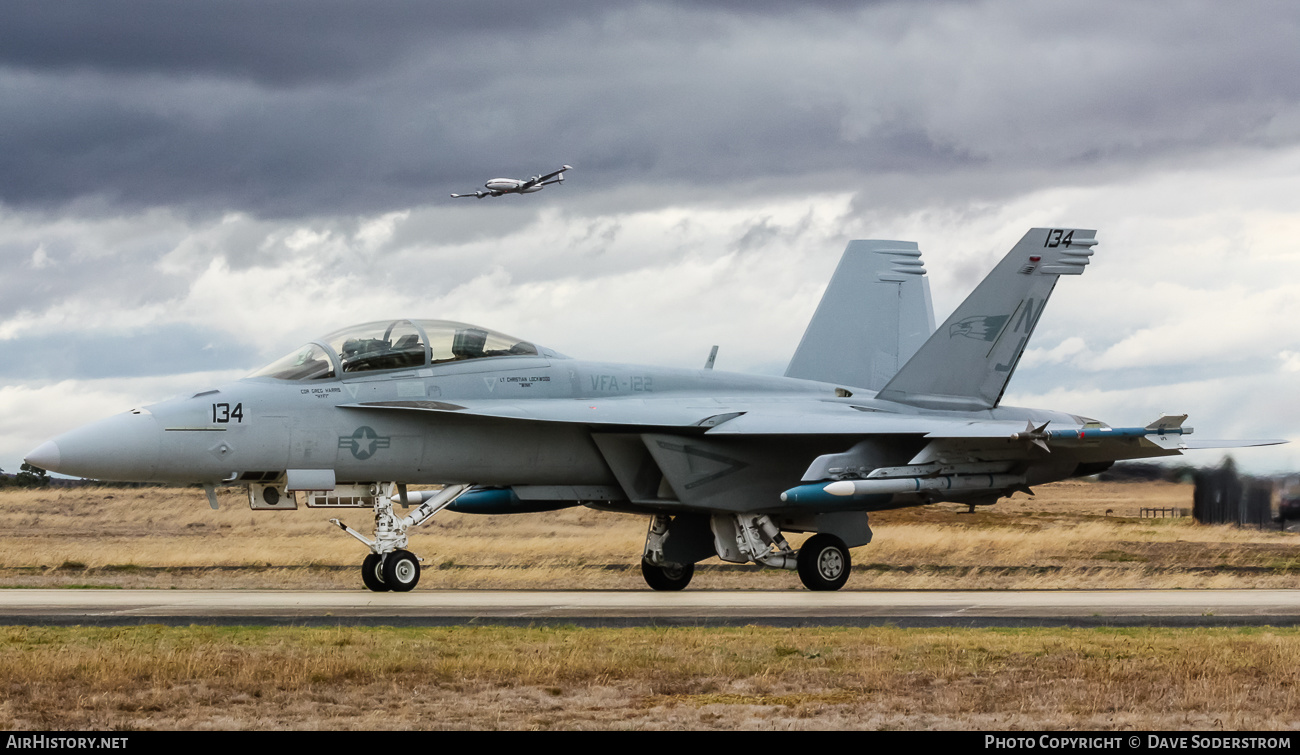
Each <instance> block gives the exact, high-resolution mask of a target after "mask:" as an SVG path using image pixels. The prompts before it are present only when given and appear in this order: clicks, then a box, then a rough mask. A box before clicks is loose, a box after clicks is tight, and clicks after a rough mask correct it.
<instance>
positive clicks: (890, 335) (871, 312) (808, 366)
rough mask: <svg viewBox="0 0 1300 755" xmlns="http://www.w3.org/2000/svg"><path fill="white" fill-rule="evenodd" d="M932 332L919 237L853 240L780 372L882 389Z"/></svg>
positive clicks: (793, 375)
mask: <svg viewBox="0 0 1300 755" xmlns="http://www.w3.org/2000/svg"><path fill="white" fill-rule="evenodd" d="M933 332H934V310H933V307H932V305H931V303H930V281H929V279H928V278H926V277H925V266H924V265H923V263H922V262H921V251H920V249H918V248H917V245H916V244H915V243H914V242H911V241H878V240H871V241H850V242H849V245H848V247H846V248H845V250H844V256H843V257H841V258H840V264H839V266H838V267H837V268H835V274H834V275H833V276H831V281H830V284H829V285H827V286H826V293H825V294H823V295H822V300H821V303H820V304H818V305H817V311H816V312H815V313H814V314H813V318H812V320H811V321H810V322H809V323H808V329H807V330H806V331H804V334H803V340H801V341H800V342H799V348H797V349H795V352H794V357H793V358H792V359H791V360H790V366H789V367H788V368H786V371H785V374H786V377H794V378H803V379H805V380H820V381H823V382H826V383H839V384H841V385H847V386H852V387H856V388H866V389H869V390H873V391H876V390H880V388H881V387H882V386H884V385H885V383H886V382H888V381H889V379H890V378H891V377H893V376H894V373H895V372H897V371H898V368H899V366H900V365H902V364H904V363H906V362H907V360H908V359H909V358H911V356H912V354H914V353H915V352H916V350H917V349H918V348H920V347H921V344H923V343H925V339H927V338H929V337H930V334H931V333H933Z"/></svg>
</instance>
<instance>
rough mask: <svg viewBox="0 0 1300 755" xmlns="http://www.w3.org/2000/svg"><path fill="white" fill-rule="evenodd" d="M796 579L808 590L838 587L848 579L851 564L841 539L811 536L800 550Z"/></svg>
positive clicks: (825, 535)
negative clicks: (797, 577)
mask: <svg viewBox="0 0 1300 755" xmlns="http://www.w3.org/2000/svg"><path fill="white" fill-rule="evenodd" d="M796 568H797V569H798V571H799V581H800V582H803V586H804V587H807V588H808V589H809V590H816V591H826V590H838V589H840V588H841V587H843V586H844V583H845V582H848V581H849V572H850V571H851V570H852V569H853V563H852V561H850V560H849V549H848V548H847V547H845V545H844V541H843V540H841V539H839V538H838V537H835V536H834V535H830V534H826V533H822V534H819V535H813V536H812V537H810V538H808V540H807V541H806V542H805V543H804V544H803V547H802V548H800V549H799V556H798V562H797V566H796Z"/></svg>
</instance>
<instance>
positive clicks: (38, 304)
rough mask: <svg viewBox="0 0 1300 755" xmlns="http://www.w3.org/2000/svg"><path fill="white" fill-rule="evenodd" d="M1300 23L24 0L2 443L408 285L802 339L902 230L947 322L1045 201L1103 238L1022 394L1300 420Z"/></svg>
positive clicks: (609, 320)
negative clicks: (866, 246) (846, 262)
mask: <svg viewBox="0 0 1300 755" xmlns="http://www.w3.org/2000/svg"><path fill="white" fill-rule="evenodd" d="M1297 40H1300V6H1297V5H1296V4H1295V3H1293V2H1252V3H1246V4H1226V3H1218V2H1208V1H1207V2H1202V3H1197V2H1185V3H1179V4H1169V3H1156V2H1152V3H1142V2H1133V1H1132V0H1124V1H1123V2H1120V1H1115V2H1106V1H1104V0H1101V1H1098V0H1092V1H1090V2H1086V3H1084V2H1078V3H1042V2H1033V1H1032V0H1025V1H1023V2H1012V1H1008V2H930V3H918V2H898V3H892V2H835V1H833V0H825V1H823V2H800V3H776V2H724V1H722V0H719V1H718V2H689V3H688V2H627V3H606V2H567V3H554V4H552V3H538V2H536V1H535V0H529V1H523V2H509V1H506V0H494V1H493V2H490V3H429V2H425V1H424V0H411V1H409V2H405V1H397V0H393V1H389V2H385V1H384V0H367V2H338V1H334V0H293V1H282V0H248V1H247V2H243V1H240V0H223V2H213V3H188V2H179V1H177V2H161V1H144V0H122V1H120V2H104V1H103V0H84V1H82V2H75V1H73V2H60V3H49V2H46V1H41V2H16V1H14V0H11V1H10V2H8V3H6V6H5V17H4V23H3V24H0V145H3V148H2V149H0V260H3V275H0V348H3V349H4V352H3V354H4V358H3V359H0V468H3V469H5V470H6V471H9V472H13V471H16V470H17V468H18V465H19V464H20V462H21V457H22V456H23V454H24V453H26V452H27V451H29V450H31V449H32V448H34V447H35V446H37V445H39V444H40V443H41V442H43V441H45V440H47V439H49V438H51V437H53V436H54V435H56V434H58V433H61V432H64V431H66V430H69V429H71V428H72V427H75V426H77V425H79V424H82V423H84V422H87V421H91V420H95V419H99V418H101V417H104V416H107V415H110V414H113V413H116V412H119V411H122V410H125V409H129V408H131V407H132V406H136V405H140V404H143V403H150V402H153V401H157V400H161V399H164V398H168V397H170V396H171V395H174V394H177V393H180V392H182V391H194V390H198V389H204V388H207V387H211V386H212V385H215V384H216V383H219V382H221V381H224V380H228V379H232V378H237V377H240V376H242V375H244V374H247V373H248V372H249V371H251V370H252V369H254V368H256V367H258V366H260V365H262V364H264V363H266V362H269V361H270V360H272V359H274V358H275V357H278V356H280V355H281V354H283V353H286V352H288V351H289V350H291V349H292V348H293V347H295V346H297V345H298V344H299V343H302V342H304V341H306V340H308V339H310V338H312V337H315V336H318V335H321V334H323V333H325V332H328V331H330V330H333V329H336V328H338V327H341V326H344V325H348V324H351V323H354V322H362V321H366V320H372V319H379V318H382V317H388V316H408V317H430V318H447V319H457V320H465V321H469V322H475V323H480V324H482V325H485V326H488V327H492V328H496V329H498V330H502V331H505V332H507V333H511V334H513V335H517V336H519V337H521V338H526V339H530V340H534V341H537V342H539V343H543V344H546V345H548V346H550V347H552V348H554V349H557V350H559V351H561V352H564V353H567V354H570V355H572V356H575V357H580V358H592V359H607V360H616V361H635V362H644V363H649V364H660V365H673V366H698V365H700V364H702V363H703V361H704V359H705V357H706V356H707V355H708V352H709V348H710V346H711V345H713V344H719V345H720V346H721V349H720V353H719V356H718V362H717V365H718V368H719V369H728V370H736V371H742V372H758V373H767V374H780V373H781V372H782V371H783V370H784V367H785V364H786V362H787V361H788V360H789V358H790V355H791V354H792V353H793V351H794V348H795V346H796V344H797V343H798V339H799V337H800V335H801V334H802V332H803V328H804V326H805V325H806V323H807V320H808V318H809V317H810V315H811V313H812V310H813V309H814V307H815V306H816V303H817V300H818V298H819V297H820V295H821V291H822V289H823V287H824V286H825V284H826V281H827V279H828V277H829V275H830V273H831V271H832V270H833V269H834V267H835V263H836V262H837V261H838V258H839V255H840V253H841V252H842V251H843V248H844V244H845V243H846V242H847V241H848V240H850V239H855V238H893V239H905V240H912V241H917V242H919V243H920V245H921V249H922V252H923V254H924V256H925V260H926V263H927V268H928V269H929V270H930V275H931V283H932V286H933V290H934V295H935V305H936V310H937V315H938V317H939V319H940V320H942V319H943V318H944V317H946V316H947V314H948V313H949V312H950V311H951V310H952V309H953V308H954V307H955V306H956V305H957V303H958V302H959V301H960V300H961V299H962V298H963V297H964V296H965V295H966V294H967V293H968V292H969V291H970V290H971V288H973V286H974V285H975V283H976V282H978V280H979V278H980V277H982V276H983V274H984V273H985V272H987V270H988V269H990V268H991V267H992V265H993V264H994V263H995V262H996V260H997V259H998V258H1000V257H1001V256H1002V255H1003V254H1004V253H1005V252H1006V251H1007V250H1008V249H1009V248H1010V247H1011V246H1012V245H1013V244H1014V243H1015V242H1016V241H1017V240H1018V239H1019V238H1020V237H1021V236H1022V235H1023V234H1024V232H1025V231H1026V230H1027V229H1028V228H1030V227H1034V226H1054V227H1062V226H1068V227H1083V228H1096V229H1098V239H1099V241H1100V243H1099V244H1098V246H1097V247H1096V248H1095V249H1096V257H1095V258H1094V261H1093V264H1092V265H1090V266H1089V268H1088V269H1087V271H1086V273H1085V274H1084V275H1083V276H1082V277H1080V278H1067V279H1064V280H1062V281H1061V284H1060V285H1059V286H1058V287H1057V289H1056V294H1055V296H1054V297H1053V300H1052V303H1051V305H1050V306H1049V307H1048V309H1047V312H1046V314H1045V315H1044V317H1043V319H1042V320H1041V322H1040V325H1039V329H1038V332H1037V334H1036V336H1035V339H1034V341H1033V342H1031V350H1030V351H1029V352H1028V353H1027V354H1026V357H1025V359H1024V361H1023V362H1022V364H1021V367H1020V369H1019V370H1018V371H1017V373H1016V375H1015V377H1014V379H1013V381H1012V383H1011V386H1010V389H1009V391H1008V396H1007V398H1006V403H1010V404H1014V405H1027V406H1041V407H1046V408H1053V409H1061V410H1065V411H1071V412H1075V413H1080V414H1086V415H1089V416H1093V417H1097V418H1099V419H1102V420H1104V421H1106V422H1109V423H1110V424H1113V425H1133V424H1146V423H1147V422H1149V421H1150V420H1152V419H1154V418H1155V417H1157V416H1158V415H1159V414H1160V413H1161V412H1168V413H1183V412H1186V413H1188V414H1190V415H1191V419H1190V420H1189V424H1191V425H1193V426H1195V427H1196V428H1197V436H1198V437H1208V438H1216V437H1217V438H1232V437H1244V438H1272V437H1285V438H1290V439H1292V440H1293V441H1300V397H1298V395H1297V388H1300V325H1298V323H1300V44H1298V43H1297ZM565 163H567V164H570V165H573V166H574V170H573V171H572V172H570V173H569V174H568V180H567V181H566V182H565V183H564V184H563V185H561V186H553V187H550V188H548V189H546V190H545V191H543V192H540V193H537V194H532V195H528V196H523V197H520V196H512V197H502V198H496V199H485V200H473V199H461V200H455V199H451V198H450V197H449V196H448V195H449V194H450V193H452V192H464V191H470V190H473V189H474V188H477V187H479V186H480V185H481V184H482V183H483V181H485V180H487V179H488V178H491V177H494V176H515V177H528V176H530V175H533V174H536V173H543V172H548V171H551V170H555V169H557V168H558V167H559V166H560V165H562V164H565ZM1234 456H1235V458H1236V459H1237V461H1238V463H1239V465H1241V466H1243V467H1245V468H1247V469H1251V470H1254V471H1260V472H1273V471H1291V470H1300V443H1293V444H1292V445H1290V446H1283V447H1276V448H1271V449H1258V450H1253V451H1240V452H1237V453H1236V454H1235V455H1234ZM1219 458H1220V455H1219V454H1218V453H1217V452H1200V453H1199V454H1197V455H1195V456H1191V457H1190V460H1191V461H1192V462H1193V463H1206V464H1208V463H1217V461H1218V460H1219Z"/></svg>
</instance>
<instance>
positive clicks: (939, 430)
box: [340, 397, 1024, 440]
mask: <svg viewBox="0 0 1300 755" xmlns="http://www.w3.org/2000/svg"><path fill="white" fill-rule="evenodd" d="M340 408H342V409H352V410H360V409H369V410H379V411H405V412H427V413H438V414H459V415H462V416H474V417H490V418H493V419H505V420H524V421H530V422H562V423H572V424H583V425H617V426H626V427H657V428H681V429H684V430H685V429H692V430H697V431H698V430H703V431H706V432H708V434H709V435H920V436H924V437H928V438H996V439H1000V440H1001V439H1006V438H1008V437H1010V436H1011V435H1012V434H1013V433H1016V432H1018V431H1020V430H1023V429H1024V422H1020V421H971V420H965V419H949V418H943V417H922V416H916V415H909V414H889V413H885V412H862V411H858V410H855V409H853V408H852V407H850V406H846V405H844V404H841V403H831V402H809V401H806V400H803V401H800V400H795V401H790V402H788V403H785V404H782V403H775V402H771V401H770V400H769V401H764V402H762V404H761V406H757V407H756V406H754V405H751V404H750V403H749V402H747V401H745V400H743V399H741V400H737V401H730V402H729V401H726V400H713V399H702V398H683V399H652V400H646V399H632V398H622V397H620V398H609V399H585V400H578V399H532V400H528V401H519V402H509V401H457V402H454V403H453V402H449V401H428V400H398V401H367V402H360V403H355V404H342V405H340Z"/></svg>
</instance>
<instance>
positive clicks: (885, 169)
mask: <svg viewBox="0 0 1300 755" xmlns="http://www.w3.org/2000/svg"><path fill="white" fill-rule="evenodd" d="M1298 30H1300V10H1297V9H1296V8H1295V7H1294V6H1293V5H1291V4H1282V3H1257V4H1252V5H1250V6H1247V7H1228V6H1224V5H1222V4H1216V3H1209V2H1203V3H1190V4H1183V5H1180V6H1179V7H1178V9H1177V12H1173V11H1171V9H1170V8H1169V7H1168V6H1166V5H1163V4H1140V3H1137V4H1135V3H1114V4H1111V5H1105V4H1103V6H1096V5H1095V4H1089V5H1088V6H1086V8H1085V7H1082V6H1080V7H1070V6H1060V5H1051V6H1042V5H1040V4H1037V3H1032V2H975V3H934V4H926V5H922V6H917V5H915V4H912V3H859V2H842V3H841V2H823V3H816V4H798V5H797V6H793V7H792V6H791V5H790V4H785V3H757V4H751V3H732V2H712V3H710V2H701V3H685V2H641V3H633V4H612V5H611V4H608V3H595V2H583V3H563V4H559V5H554V4H541V3H535V2H523V1H520V2H493V3H426V2H416V1H415V0H410V1H406V2H398V1H396V0H390V1H388V2H382V1H381V2H375V3H354V2H342V1H335V0H278V1H267V0H260V1H258V0H248V1H247V2H240V1H234V0H231V1H229V2H221V3H198V4H195V3H180V2H162V1H161V0H152V1H146V0H133V1H131V2H121V3H111V4H110V3H102V2H94V1H93V0H85V1H84V2H70V3H17V4H10V5H7V6H6V14H5V23H4V24H0V92H3V95H4V96H3V97H0V139H2V140H3V143H4V144H5V149H4V150H3V151H2V152H0V202H3V203H5V204H7V205H10V206H13V207H20V208H58V207H64V206H66V205H67V204H68V203H71V202H77V201H85V200H86V199H87V198H94V199H96V200H97V201H99V202H101V203H102V206H104V207H107V208H114V207H117V208H126V209H132V208H140V207H150V206H160V205H166V206H172V207H178V208H181V209H182V210H184V211H189V212H207V213H221V212H225V211H229V210H238V211H245V212H250V213H253V214H256V215H259V216H263V217H304V216H316V215H328V214H335V213H362V212H377V211H384V210H389V209H397V208H402V207H411V206H418V205H423V204H428V203H430V202H435V201H451V200H450V199H449V198H447V197H446V195H447V194H448V193H450V192H451V191H464V190H467V189H470V188H473V187H474V186H476V185H479V184H481V183H482V181H483V180H486V179H487V178H489V177H492V176H495V175H507V176H511V175H513V176H527V175H529V174H531V173H533V172H538V171H545V170H549V169H552V168H554V167H558V165H559V164H561V163H566V162H567V163H570V164H573V165H575V166H576V167H577V169H578V170H577V171H575V173H574V174H573V175H572V176H571V178H572V180H571V182H570V185H569V186H566V187H565V191H566V192H567V195H568V196H566V198H565V201H566V202H569V203H571V204H574V205H580V204H581V202H585V201H588V200H589V199H590V200H592V201H599V200H596V199H595V196H594V195H595V194H596V193H598V192H608V191H611V190H615V189H618V188H623V187H631V186H635V185H637V184H641V185H645V186H650V187H657V190H656V191H644V192H640V193H639V194H638V200H637V201H642V202H650V203H652V204H663V203H665V202H670V201H675V199H676V197H678V196H679V192H680V191H681V190H682V188H683V187H688V188H689V190H691V191H695V192H700V193H701V194H703V195H705V196H707V195H709V194H717V193H724V192H727V191H736V190H742V189H743V190H753V188H754V187H758V190H760V191H768V192H779V191H796V192H797V191H808V190H813V189H816V188H819V187H820V188H825V187H827V186H832V187H850V188H854V189H859V190H861V191H862V192H863V197H862V200H861V202H860V205H861V206H862V207H864V208H865V207H869V206H870V205H871V204H872V203H875V202H877V201H884V202H886V203H889V204H892V205H898V204H900V203H904V202H908V201H916V200H914V199H913V197H914V195H917V194H919V195H922V196H923V198H924V200H925V201H933V200H934V198H935V196H936V195H937V196H944V195H948V194H951V195H952V196H954V197H966V198H974V199H979V198H981V196H983V197H988V196H1000V195H1005V194H1006V193H1008V192H1019V191H1024V190H1026V189H1028V188H1032V186H1033V185H1052V184H1060V183H1062V182H1066V183H1069V182H1080V181H1082V182H1086V181H1089V180H1108V179H1111V178H1113V177H1114V175H1115V174H1116V173H1117V172H1119V171H1123V170H1131V169H1132V167H1133V166H1134V165H1135V164H1146V163H1150V162H1152V161H1167V162H1177V161H1179V160H1182V159H1186V157H1187V156H1188V155H1190V154H1197V153H1201V152H1204V151H1207V150H1215V149H1223V148H1230V147H1234V146H1252V145H1261V144H1264V145H1267V144H1289V143H1293V142H1294V141H1296V139H1297V138H1300V115H1298V114H1297V113H1298V111H1300V78H1297V77H1295V76H1293V75H1291V74H1292V72H1293V71H1294V69H1295V65H1296V62H1297V56H1298V55H1300V54H1298V53H1297V52H1296V46H1295V44H1294V40H1295V39H1296V37H1297V31H1298ZM895 174H898V175H902V176H905V177H908V178H910V179H912V180H913V181H914V182H915V184H916V187H915V188H913V187H909V186H901V187H896V186H894V185H893V183H890V184H889V185H888V188H886V189H884V190H877V189H875V188H874V187H878V186H881V185H882V183H883V180H884V179H885V178H887V177H890V176H891V175H895ZM973 177H978V178H977V179H976V178H973ZM905 182H906V181H904V183H905ZM972 190H973V191H974V194H972ZM625 196H631V195H625ZM514 199H517V198H514ZM554 200H555V198H554V197H553V196H550V195H548V194H542V195H537V196H535V197H530V198H529V201H532V202H534V203H536V204H539V205H540V204H543V203H546V202H550V201H554ZM501 201H512V200H501Z"/></svg>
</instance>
